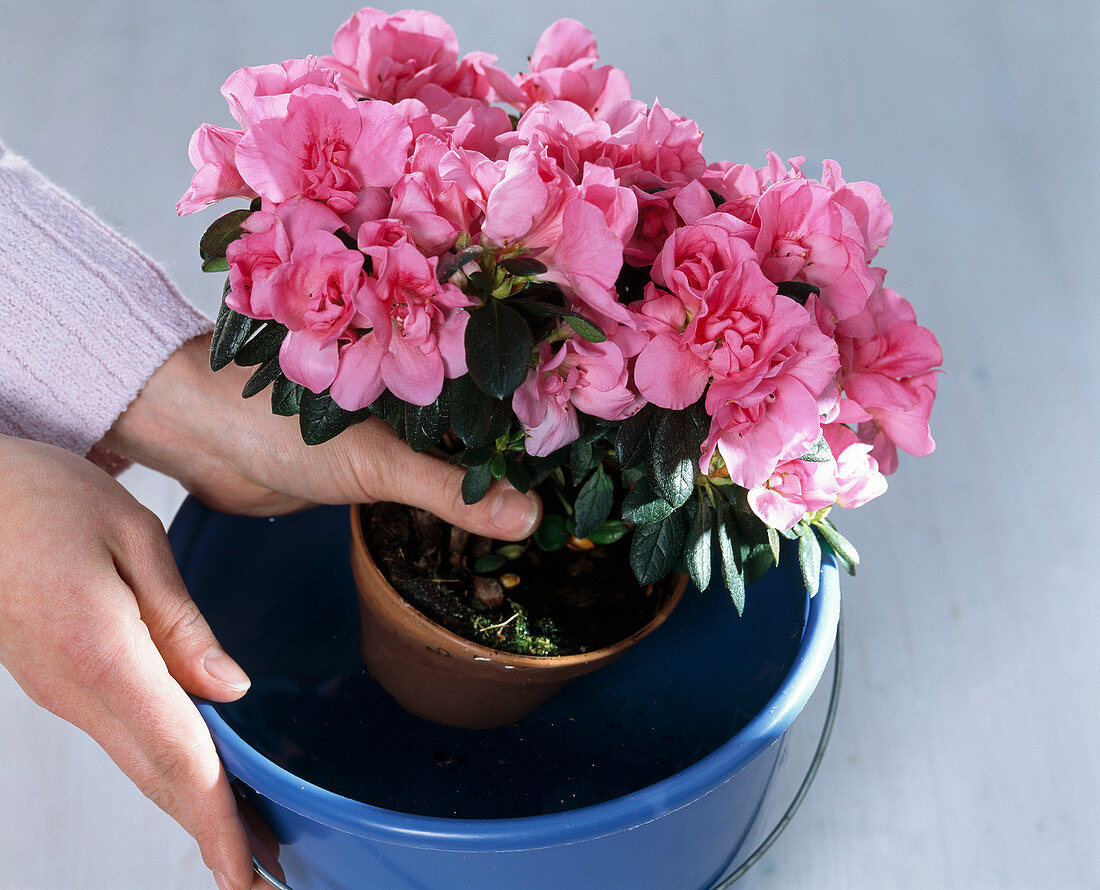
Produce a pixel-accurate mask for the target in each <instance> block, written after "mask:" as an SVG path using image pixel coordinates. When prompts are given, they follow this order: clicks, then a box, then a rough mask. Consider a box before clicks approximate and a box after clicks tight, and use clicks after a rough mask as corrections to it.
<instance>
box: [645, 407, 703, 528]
mask: <svg viewBox="0 0 1100 890" xmlns="http://www.w3.org/2000/svg"><path fill="white" fill-rule="evenodd" d="M707 428H708V423H707V416H706V412H705V411H704V409H703V407H702V403H701V402H699V403H696V404H695V405H692V406H691V407H689V408H685V409H684V410H682V411H670V410H662V411H660V412H659V413H658V419H657V421H656V423H655V424H654V428H653V436H652V440H651V444H650V449H649V454H648V455H647V459H646V463H645V467H646V476H647V477H648V478H649V481H650V482H651V483H652V485H653V490H654V491H656V492H657V494H659V495H660V496H661V497H663V498H664V499H665V500H666V501H668V502H669V503H670V504H672V506H674V507H679V506H680V505H681V504H683V503H685V502H686V501H687V499H688V498H689V497H691V492H692V491H693V490H694V488H695V477H696V475H697V474H698V471H699V466H698V462H699V455H700V453H701V451H700V447H701V445H702V443H703V440H704V439H705V438H706V435H707Z"/></svg>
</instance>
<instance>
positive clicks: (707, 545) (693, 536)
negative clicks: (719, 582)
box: [683, 488, 714, 590]
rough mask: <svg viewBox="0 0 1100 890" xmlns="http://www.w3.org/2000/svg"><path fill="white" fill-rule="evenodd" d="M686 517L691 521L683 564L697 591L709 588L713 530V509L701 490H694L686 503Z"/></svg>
mask: <svg viewBox="0 0 1100 890" xmlns="http://www.w3.org/2000/svg"><path fill="white" fill-rule="evenodd" d="M686 506H687V510H686V512H687V515H688V517H689V518H690V520H691V526H690V528H689V530H688V535H687V539H686V541H685V545H684V560H683V561H684V563H685V564H686V566H687V570H688V574H689V575H690V576H691V583H692V584H694V585H695V586H696V587H697V588H698V589H699V590H706V589H707V588H708V587H709V586H710V572H711V566H712V564H713V561H712V556H711V537H712V534H711V532H712V531H713V529H714V508H713V507H712V506H711V505H710V502H709V501H708V500H707V498H706V495H705V494H703V492H702V489H698V488H697V489H695V491H694V492H693V494H692V496H691V498H690V500H689V501H688V503H687V505H686Z"/></svg>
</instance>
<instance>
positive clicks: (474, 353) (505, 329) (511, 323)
mask: <svg viewBox="0 0 1100 890" xmlns="http://www.w3.org/2000/svg"><path fill="white" fill-rule="evenodd" d="M533 346H534V339H533V337H532V336H531V329H530V328H529V327H528V326H527V322H525V321H524V320H523V316H522V315H520V314H519V313H518V312H516V310H515V309H512V308H510V307H508V306H506V305H504V303H503V302H501V301H500V300H496V299H489V300H487V301H486V303H485V305H483V306H481V307H479V308H478V309H475V310H473V311H472V312H471V313H470V321H469V323H468V324H467V325H466V365H467V367H468V368H469V369H470V376H471V377H473V379H474V382H475V383H476V384H477V385H478V386H479V387H480V388H481V389H482V390H483V391H484V392H486V393H488V394H489V395H491V396H495V397H496V398H498V399H503V398H505V397H507V396H510V395H511V394H512V393H513V392H514V391H515V390H516V388H517V387H518V386H519V385H520V384H521V383H523V380H524V378H525V377H526V376H527V370H528V368H529V367H530V365H531V349H532V347H533Z"/></svg>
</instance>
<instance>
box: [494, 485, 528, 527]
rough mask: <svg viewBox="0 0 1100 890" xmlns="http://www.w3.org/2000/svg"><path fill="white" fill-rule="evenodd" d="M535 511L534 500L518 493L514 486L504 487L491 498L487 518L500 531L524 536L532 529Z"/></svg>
mask: <svg viewBox="0 0 1100 890" xmlns="http://www.w3.org/2000/svg"><path fill="white" fill-rule="evenodd" d="M537 513H538V509H537V508H536V506H535V502H534V501H533V500H531V499H530V498H529V497H527V495H525V494H520V493H519V492H518V491H516V490H515V489H514V488H505V489H502V490H501V491H500V493H499V494H497V496H496V498H494V499H493V508H492V511H491V512H490V514H489V518H490V520H491V521H492V523H493V525H495V526H496V527H497V528H499V529H500V530H501V531H502V532H507V533H508V534H513V535H517V536H526V535H529V534H531V532H532V531H533V530H534V529H533V528H532V527H533V526H534V524H535V515H536V514H537Z"/></svg>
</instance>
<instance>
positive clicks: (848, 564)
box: [814, 519, 859, 575]
mask: <svg viewBox="0 0 1100 890" xmlns="http://www.w3.org/2000/svg"><path fill="white" fill-rule="evenodd" d="M814 527H815V528H816V529H817V530H818V531H819V532H821V537H823V538H824V539H825V543H826V544H828V545H829V546H830V547H831V548H832V550H833V553H835V554H836V556H837V559H839V560H840V562H841V564H842V565H843V566H844V569H845V571H847V572H848V574H849V575H854V574H855V573H856V567H857V566H858V565H859V551H858V550H856V548H855V547H854V546H853V544H852V542H851V541H849V540H848V539H847V538H846V537H844V535H842V534H841V533H840V532H839V531H837V527H836V526H835V525H833V523H832V521H831V520H829V519H819V520H818V521H817V522H815V523H814Z"/></svg>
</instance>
